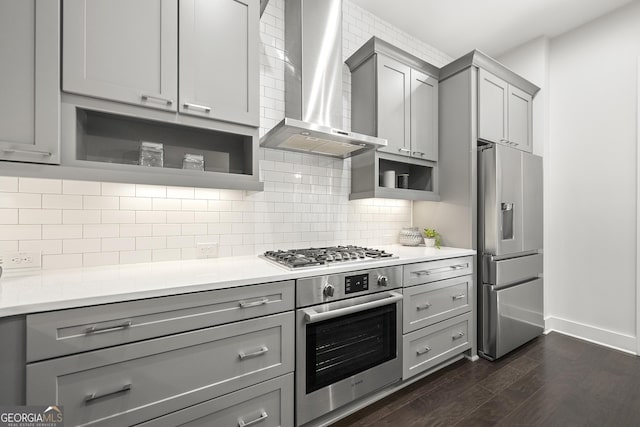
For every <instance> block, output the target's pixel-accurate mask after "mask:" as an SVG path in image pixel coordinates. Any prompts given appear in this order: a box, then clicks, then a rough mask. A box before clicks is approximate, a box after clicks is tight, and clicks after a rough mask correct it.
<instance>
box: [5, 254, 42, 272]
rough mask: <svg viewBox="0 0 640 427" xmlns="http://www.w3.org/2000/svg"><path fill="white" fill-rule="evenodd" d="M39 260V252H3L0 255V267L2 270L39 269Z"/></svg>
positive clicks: (40, 257)
mask: <svg viewBox="0 0 640 427" xmlns="http://www.w3.org/2000/svg"><path fill="white" fill-rule="evenodd" d="M41 259H42V255H41V253H40V252H5V253H3V254H0V265H1V266H2V268H3V269H4V270H12V269H19V268H40V267H41V265H42V262H41Z"/></svg>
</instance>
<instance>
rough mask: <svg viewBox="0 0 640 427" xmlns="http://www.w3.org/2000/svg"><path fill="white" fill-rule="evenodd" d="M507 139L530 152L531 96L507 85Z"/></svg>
mask: <svg viewBox="0 0 640 427" xmlns="http://www.w3.org/2000/svg"><path fill="white" fill-rule="evenodd" d="M508 104H509V115H508V116H509V117H508V132H509V133H508V138H507V139H508V140H509V143H510V144H511V145H513V146H515V147H516V148H518V149H520V150H523V151H527V152H529V153H530V152H531V150H532V148H533V146H532V112H531V104H532V98H531V95H529V94H528V93H526V92H524V91H522V90H520V89H518V88H517V87H515V86H511V85H509V102H508Z"/></svg>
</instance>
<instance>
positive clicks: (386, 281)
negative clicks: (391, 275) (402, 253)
mask: <svg viewBox="0 0 640 427" xmlns="http://www.w3.org/2000/svg"><path fill="white" fill-rule="evenodd" d="M378 286H383V287H386V286H389V279H388V278H387V276H378Z"/></svg>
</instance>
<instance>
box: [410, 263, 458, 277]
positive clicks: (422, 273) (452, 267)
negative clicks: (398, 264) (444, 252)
mask: <svg viewBox="0 0 640 427" xmlns="http://www.w3.org/2000/svg"><path fill="white" fill-rule="evenodd" d="M468 267H469V264H456V265H448V266H446V267H440V268H432V269H431V270H418V271H412V272H411V274H415V275H416V276H429V275H430V274H436V273H444V272H446V271H450V270H462V269H463V268H468Z"/></svg>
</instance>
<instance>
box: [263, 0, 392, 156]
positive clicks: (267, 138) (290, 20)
mask: <svg viewBox="0 0 640 427" xmlns="http://www.w3.org/2000/svg"><path fill="white" fill-rule="evenodd" d="M284 7H285V9H284V12H285V58H284V59H285V65H284V66H285V71H284V73H285V76H284V77H285V118H284V119H283V120H282V121H281V122H280V123H278V124H277V125H276V126H274V127H273V129H271V130H270V131H269V132H267V134H266V135H264V136H263V137H262V138H261V139H260V145H261V146H262V147H268V148H278V149H282V150H292V151H299V152H304V153H311V154H323V155H326V156H334V157H342V158H345V157H349V156H351V155H354V154H358V153H361V152H363V151H367V150H372V149H376V148H378V147H383V146H386V145H387V140H386V139H383V138H376V137H373V136H369V135H363V134H359V133H355V132H347V131H344V130H341V128H342V0H285V6H284Z"/></svg>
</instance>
